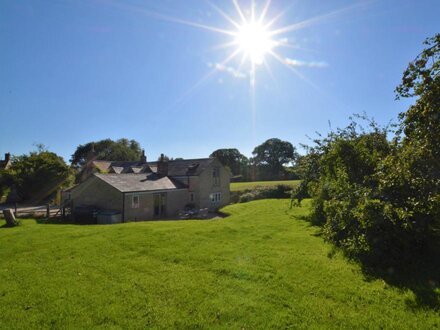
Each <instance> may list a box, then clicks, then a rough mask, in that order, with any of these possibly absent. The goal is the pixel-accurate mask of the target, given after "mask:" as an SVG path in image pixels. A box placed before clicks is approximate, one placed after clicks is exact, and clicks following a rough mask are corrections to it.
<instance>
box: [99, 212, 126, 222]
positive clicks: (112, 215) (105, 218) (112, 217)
mask: <svg viewBox="0 0 440 330" xmlns="http://www.w3.org/2000/svg"><path fill="white" fill-rule="evenodd" d="M121 220H122V218H121V214H120V213H116V212H100V213H98V224H100V225H109V224H113V223H121Z"/></svg>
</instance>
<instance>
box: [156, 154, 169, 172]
mask: <svg viewBox="0 0 440 330" xmlns="http://www.w3.org/2000/svg"><path fill="white" fill-rule="evenodd" d="M157 174H158V175H159V176H160V177H161V178H162V177H164V176H167V175H168V161H166V160H165V157H164V155H163V154H161V155H160V159H159V161H158V162H157Z"/></svg>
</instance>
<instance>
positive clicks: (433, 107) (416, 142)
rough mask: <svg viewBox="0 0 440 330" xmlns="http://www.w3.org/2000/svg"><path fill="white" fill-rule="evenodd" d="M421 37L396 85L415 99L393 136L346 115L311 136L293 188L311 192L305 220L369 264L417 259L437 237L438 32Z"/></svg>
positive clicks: (439, 181)
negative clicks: (333, 127) (343, 123)
mask: <svg viewBox="0 0 440 330" xmlns="http://www.w3.org/2000/svg"><path fill="white" fill-rule="evenodd" d="M425 44H426V45H427V48H426V49H425V50H423V51H422V52H421V53H420V54H419V55H418V56H417V57H416V59H415V60H414V61H412V62H411V63H410V64H409V65H408V68H407V69H406V70H405V72H404V74H403V78H402V83H401V84H400V85H399V86H398V87H397V88H396V97H397V98H400V97H415V98H416V99H415V103H414V104H413V105H412V106H410V108H409V109H408V110H407V111H406V112H404V113H402V114H400V129H399V130H398V131H397V132H396V133H397V134H396V135H395V137H394V139H393V140H391V141H390V140H389V139H388V138H387V134H388V133H389V132H390V131H389V130H388V128H380V127H379V126H378V125H377V124H376V123H375V122H374V121H372V120H370V121H369V123H370V125H369V129H367V130H365V129H363V128H362V127H361V126H359V125H358V124H357V123H356V122H354V121H352V123H350V125H349V126H347V127H346V128H344V129H338V130H337V131H336V132H331V133H330V134H329V135H328V136H327V137H325V138H322V139H318V140H316V141H315V142H316V143H317V144H316V146H314V147H312V148H310V152H309V155H310V156H309V157H307V158H304V162H303V164H302V165H304V166H303V168H302V170H303V174H304V175H305V176H304V177H303V178H302V179H303V181H302V183H301V185H300V186H299V187H298V189H297V190H296V191H295V192H294V194H293V197H294V199H295V198H296V200H297V201H300V200H301V198H304V196H305V195H306V194H305V192H308V193H309V194H310V195H311V197H313V208H312V216H311V220H312V221H315V223H319V224H321V225H322V226H323V236H324V237H325V238H326V239H327V240H328V241H331V242H333V243H334V244H335V245H337V246H339V247H341V248H342V249H343V251H344V252H345V253H346V254H347V255H349V256H351V257H354V258H358V259H360V260H368V261H370V262H371V261H373V262H374V264H381V265H390V264H402V263H404V262H405V261H408V260H409V259H411V260H414V259H416V260H417V259H418V258H419V257H420V256H423V255H426V254H427V253H429V252H430V251H431V250H430V246H432V243H433V242H438V241H439V237H438V229H439V228H440V148H439V145H440V74H439V73H440V72H439V68H440V35H439V34H438V35H436V36H435V37H433V38H429V39H427V40H426V42H425ZM363 119H366V118H365V117H364V118H363ZM402 132H403V133H404V134H403V135H402V134H401V133H402ZM411 262H412V261H411Z"/></svg>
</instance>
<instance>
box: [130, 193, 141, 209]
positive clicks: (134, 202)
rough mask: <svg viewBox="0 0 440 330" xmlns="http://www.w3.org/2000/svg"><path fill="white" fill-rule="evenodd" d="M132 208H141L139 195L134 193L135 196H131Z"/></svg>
mask: <svg viewBox="0 0 440 330" xmlns="http://www.w3.org/2000/svg"><path fill="white" fill-rule="evenodd" d="M131 208H132V209H137V208H139V195H133V197H132V198H131Z"/></svg>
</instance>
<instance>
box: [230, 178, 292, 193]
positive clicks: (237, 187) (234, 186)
mask: <svg viewBox="0 0 440 330" xmlns="http://www.w3.org/2000/svg"><path fill="white" fill-rule="evenodd" d="M300 181H301V180H281V181H253V182H231V185H230V189H231V191H242V190H246V189H254V188H257V187H273V186H277V185H280V184H281V185H286V186H292V187H294V186H297V185H298V184H299V183H300Z"/></svg>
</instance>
